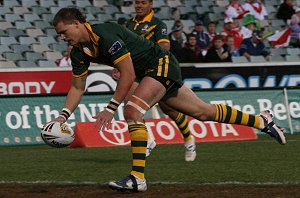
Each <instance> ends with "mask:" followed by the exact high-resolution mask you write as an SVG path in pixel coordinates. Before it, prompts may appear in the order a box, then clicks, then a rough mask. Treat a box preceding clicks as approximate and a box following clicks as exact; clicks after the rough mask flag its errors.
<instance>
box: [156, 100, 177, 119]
mask: <svg viewBox="0 0 300 198" xmlns="http://www.w3.org/2000/svg"><path fill="white" fill-rule="evenodd" d="M158 104H159V107H160V109H161V110H162V112H163V113H164V114H166V115H168V116H169V117H170V118H172V119H175V118H176V117H177V115H178V111H176V110H174V109H172V108H170V107H169V106H167V105H166V104H164V103H162V102H160V103H158Z"/></svg>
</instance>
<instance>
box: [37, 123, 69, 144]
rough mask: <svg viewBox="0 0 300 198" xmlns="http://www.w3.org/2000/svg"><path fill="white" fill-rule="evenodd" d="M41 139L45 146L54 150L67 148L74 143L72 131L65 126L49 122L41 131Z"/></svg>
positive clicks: (64, 124)
mask: <svg viewBox="0 0 300 198" xmlns="http://www.w3.org/2000/svg"><path fill="white" fill-rule="evenodd" d="M41 136H42V139H43V140H44V142H45V143H46V144H48V145H49V146H52V147H56V148H63V147H67V146H69V145H70V144H72V142H73V141H74V138H75V134H74V131H73V130H72V129H71V128H70V127H69V126H68V125H67V124H66V123H60V122H49V123H47V124H45V125H44V126H43V128H42V130H41Z"/></svg>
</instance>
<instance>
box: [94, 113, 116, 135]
mask: <svg viewBox="0 0 300 198" xmlns="http://www.w3.org/2000/svg"><path fill="white" fill-rule="evenodd" d="M113 117H114V114H112V113H111V112H109V111H107V110H104V111H100V112H99V113H98V114H97V115H96V116H94V117H93V118H94V119H96V123H95V125H94V127H95V128H97V129H98V131H102V130H104V129H105V128H108V127H109V126H110V124H111V121H112V119H113Z"/></svg>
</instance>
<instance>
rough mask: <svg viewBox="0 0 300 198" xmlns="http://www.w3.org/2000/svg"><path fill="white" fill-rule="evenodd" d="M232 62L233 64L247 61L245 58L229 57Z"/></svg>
mask: <svg viewBox="0 0 300 198" xmlns="http://www.w3.org/2000/svg"><path fill="white" fill-rule="evenodd" d="M231 59H232V62H234V63H248V62H249V61H248V60H247V58H246V57H245V56H233V57H231Z"/></svg>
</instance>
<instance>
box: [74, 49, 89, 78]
mask: <svg viewBox="0 0 300 198" xmlns="http://www.w3.org/2000/svg"><path fill="white" fill-rule="evenodd" d="M70 57H71V63H72V73H73V76H75V77H81V76H84V75H87V74H88V68H89V66H90V61H89V60H87V58H86V57H85V55H84V52H83V51H81V50H80V49H79V47H75V46H74V47H73V48H72V51H71V54H70Z"/></svg>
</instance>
